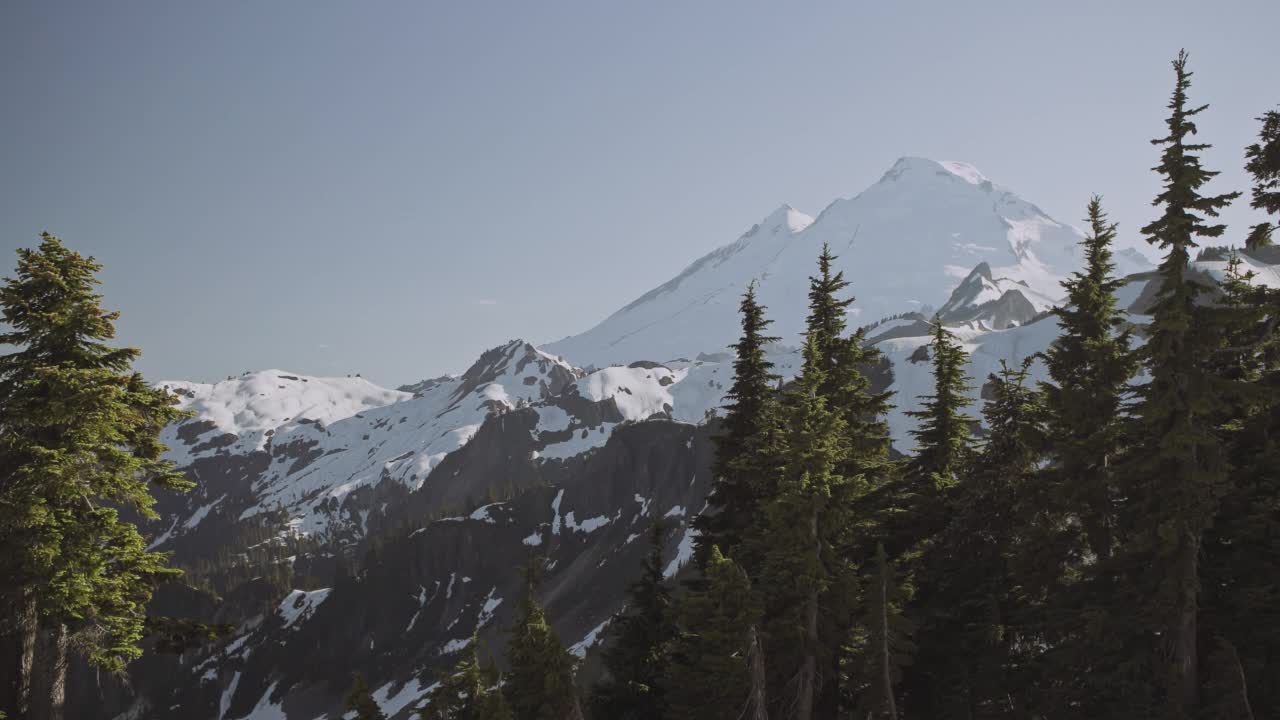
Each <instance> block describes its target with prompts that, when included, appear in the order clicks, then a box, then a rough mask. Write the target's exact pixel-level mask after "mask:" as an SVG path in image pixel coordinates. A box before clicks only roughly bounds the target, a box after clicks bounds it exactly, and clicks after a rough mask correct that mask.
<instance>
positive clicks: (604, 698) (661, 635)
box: [591, 522, 676, 720]
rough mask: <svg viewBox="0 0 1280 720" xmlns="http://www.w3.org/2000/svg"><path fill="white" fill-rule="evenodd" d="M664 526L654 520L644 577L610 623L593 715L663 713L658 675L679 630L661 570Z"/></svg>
mask: <svg viewBox="0 0 1280 720" xmlns="http://www.w3.org/2000/svg"><path fill="white" fill-rule="evenodd" d="M665 530H666V528H665V527H664V526H663V524H662V523H661V522H655V523H654V524H653V527H652V529H651V530H650V533H649V536H650V543H649V555H648V556H647V557H646V558H645V560H644V562H643V564H642V565H641V574H640V579H639V580H637V581H636V582H635V583H633V584H632V585H631V592H630V598H629V600H628V602H627V607H626V609H625V610H624V611H623V612H622V613H619V614H618V615H616V616H614V618H613V621H612V622H611V623H610V625H609V629H610V633H609V634H610V636H611V643H610V644H609V646H608V649H607V650H606V651H605V656H604V666H605V670H606V671H607V672H608V677H607V678H606V679H605V680H604V681H603V682H602V683H600V684H599V685H598V686H597V687H596V688H595V689H594V691H593V693H592V698H591V708H592V715H593V716H594V717H599V718H614V719H617V720H629V719H634V720H645V719H647V718H657V717H661V715H662V712H663V707H664V704H665V703H664V700H663V695H664V688H663V686H662V684H661V682H660V680H661V677H662V671H663V664H664V663H665V662H666V659H667V652H668V650H669V645H670V643H671V641H672V638H674V637H675V634H676V629H675V625H674V621H673V618H672V608H671V591H670V589H669V588H668V587H667V583H666V581H665V579H664V578H663V575H662V546H663V541H664V536H665Z"/></svg>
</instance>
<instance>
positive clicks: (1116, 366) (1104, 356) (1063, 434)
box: [1037, 196, 1138, 568]
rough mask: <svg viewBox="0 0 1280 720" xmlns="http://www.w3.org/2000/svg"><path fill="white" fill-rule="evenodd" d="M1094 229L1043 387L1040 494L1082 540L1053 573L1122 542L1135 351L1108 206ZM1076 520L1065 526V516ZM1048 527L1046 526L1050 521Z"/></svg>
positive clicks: (1092, 213)
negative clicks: (1044, 461) (1122, 474)
mask: <svg viewBox="0 0 1280 720" xmlns="http://www.w3.org/2000/svg"><path fill="white" fill-rule="evenodd" d="M1088 223H1089V228H1090V232H1089V234H1088V235H1087V236H1086V237H1085V238H1084V240H1082V241H1081V245H1082V246H1083V248H1084V256H1085V269H1084V270H1083V271H1082V272H1076V273H1073V274H1072V276H1071V277H1070V278H1069V279H1068V280H1066V281H1065V282H1063V284H1062V285H1063V288H1064V289H1065V290H1066V292H1067V302H1066V304H1065V305H1064V306H1062V307H1059V308H1057V309H1055V311H1054V312H1055V314H1056V315H1057V316H1058V323H1059V325H1060V326H1061V328H1062V332H1061V334H1060V335H1059V336H1058V337H1057V339H1055V340H1054V341H1053V344H1052V345H1050V347H1049V350H1048V351H1047V352H1046V353H1045V356H1044V357H1045V364H1046V366H1047V367H1048V370H1049V377H1050V378H1051V380H1052V381H1051V382H1047V383H1042V384H1041V390H1042V392H1043V394H1044V403H1045V411H1046V415H1047V417H1046V422H1047V423H1048V436H1049V437H1050V438H1052V440H1053V442H1052V446H1051V447H1050V449H1049V453H1050V455H1049V460H1050V462H1051V464H1052V467H1051V470H1049V471H1048V472H1046V473H1045V475H1044V478H1043V480H1044V485H1046V487H1045V488H1044V490H1045V494H1044V495H1040V496H1038V497H1037V500H1038V501H1039V504H1040V505H1041V508H1040V510H1042V511H1049V512H1051V513H1053V514H1054V515H1056V517H1055V519H1054V522H1053V523H1052V526H1056V527H1062V528H1079V530H1080V532H1081V533H1082V535H1083V537H1081V538H1079V539H1070V541H1069V542H1068V543H1067V546H1066V547H1065V548H1063V549H1062V550H1061V551H1060V552H1058V553H1056V554H1057V555H1060V556H1064V557H1056V558H1040V560H1042V561H1043V560H1046V559H1047V560H1049V561H1050V562H1048V563H1047V565H1048V566H1049V568H1052V567H1055V566H1057V565H1060V564H1061V563H1063V562H1066V561H1067V558H1066V557H1065V556H1073V557H1079V556H1081V555H1082V554H1083V550H1084V549H1085V548H1087V549H1088V550H1089V551H1091V552H1092V553H1093V554H1094V555H1095V556H1097V557H1100V558H1108V557H1110V556H1111V552H1112V549H1113V547H1114V544H1115V525H1116V507H1117V503H1118V496H1119V487H1118V485H1117V481H1116V478H1115V469H1114V466H1115V462H1116V459H1117V457H1118V455H1119V452H1120V449H1121V422H1120V420H1121V416H1122V411H1123V409H1124V402H1125V398H1126V396H1127V394H1128V385H1129V381H1130V380H1131V379H1132V378H1133V376H1134V374H1135V373H1136V372H1137V369H1138V359H1137V354H1136V353H1135V352H1133V351H1132V350H1131V349H1130V341H1131V332H1130V331H1129V330H1128V329H1126V328H1125V319H1124V315H1123V310H1122V309H1121V308H1120V307H1119V306H1118V303H1117V302H1116V290H1118V289H1119V288H1120V287H1121V286H1122V285H1123V284H1124V281H1123V280H1119V279H1117V278H1116V277H1115V264H1114V263H1113V262H1112V260H1111V258H1112V253H1111V247H1112V244H1113V243H1114V242H1115V237H1116V226H1115V224H1113V223H1108V222H1107V216H1106V214H1105V213H1104V212H1103V210H1102V201H1101V199H1100V198H1098V197H1097V196H1095V197H1094V198H1093V199H1092V200H1090V202H1089V210H1088ZM1068 515H1069V516H1070V517H1072V518H1073V519H1074V520H1076V521H1077V522H1072V523H1066V522H1063V521H1062V520H1061V518H1062V517H1063V516H1068ZM1046 524H1047V523H1046Z"/></svg>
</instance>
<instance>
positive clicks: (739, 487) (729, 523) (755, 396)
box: [694, 281, 778, 562]
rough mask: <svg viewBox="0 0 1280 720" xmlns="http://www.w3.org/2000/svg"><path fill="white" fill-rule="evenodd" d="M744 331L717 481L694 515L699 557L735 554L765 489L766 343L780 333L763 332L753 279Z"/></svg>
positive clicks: (768, 430) (771, 433)
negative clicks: (714, 549) (716, 550)
mask: <svg viewBox="0 0 1280 720" xmlns="http://www.w3.org/2000/svg"><path fill="white" fill-rule="evenodd" d="M740 313H741V316H742V336H741V338H740V339H739V340H738V343H737V345H735V346H734V349H735V350H736V359H735V360H734V363H733V371H734V380H733V386H732V387H730V388H729V391H728V392H727V393H726V394H725V397H726V398H727V399H728V400H730V403H729V404H728V405H726V406H725V417H724V423H723V427H724V432H723V434H721V435H719V436H717V437H716V462H715V467H714V468H713V470H712V471H713V473H714V476H715V482H714V484H713V485H712V487H711V493H710V495H709V496H708V498H707V505H708V511H707V512H704V513H702V514H701V515H699V516H698V517H697V518H696V519H695V520H694V527H695V528H697V529H698V531H699V532H698V540H697V542H698V557H699V560H700V562H701V561H702V560H705V555H706V553H705V550H706V548H709V547H710V546H712V545H718V546H719V547H720V548H721V550H722V552H726V553H729V554H731V555H732V554H734V553H735V551H736V549H737V548H738V547H739V545H741V543H742V539H743V536H744V534H745V533H747V532H748V531H749V529H750V528H751V527H752V526H753V525H755V524H756V523H757V522H758V520H759V514H760V508H759V504H760V498H761V497H762V496H763V495H766V494H768V490H767V487H766V486H767V483H768V481H769V475H770V473H769V470H768V463H769V451H770V447H771V445H772V441H773V439H774V437H775V436H776V427H775V425H776V412H775V407H776V404H777V403H776V401H775V399H774V389H773V386H774V383H775V382H776V381H777V380H778V376H777V375H776V374H774V373H773V372H772V370H773V363H772V362H770V361H769V360H768V358H767V356H766V355H765V346H766V345H768V344H769V343H772V342H776V341H777V340H778V338H776V337H772V336H769V335H766V334H765V333H766V332H767V330H768V327H769V325H770V324H771V323H772V322H773V321H772V320H769V319H767V318H766V317H765V314H764V313H765V308H764V306H762V305H760V304H759V303H758V302H757V301H756V284H755V282H754V281H753V282H752V283H751V284H750V285H748V286H747V292H746V293H744V294H743V296H742V304H741V306H740Z"/></svg>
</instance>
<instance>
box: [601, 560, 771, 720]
mask: <svg viewBox="0 0 1280 720" xmlns="http://www.w3.org/2000/svg"><path fill="white" fill-rule="evenodd" d="M703 572H704V582H703V583H701V584H700V587H698V588H696V589H694V590H692V591H690V592H688V593H687V594H685V595H684V596H682V597H681V598H680V599H679V600H678V602H677V612H678V616H679V617H678V620H679V627H680V632H679V634H678V635H677V636H676V638H675V639H674V640H673V642H672V647H671V652H670V654H669V661H668V664H667V666H666V667H665V668H664V678H663V687H664V688H665V694H666V701H667V711H666V714H665V715H664V716H663V717H666V718H668V719H669V720H738V718H741V717H744V708H747V706H748V704H749V699H750V696H751V668H750V666H749V659H750V657H751V632H752V630H753V629H754V628H755V627H757V626H758V625H759V622H760V608H759V606H758V604H757V602H756V599H755V594H754V593H753V592H752V588H751V582H750V581H749V580H748V579H747V575H746V573H745V572H743V571H742V568H740V567H739V566H738V565H737V563H735V562H734V561H733V560H730V559H729V558H726V557H725V556H724V555H723V554H721V553H720V549H719V548H718V547H716V546H714V545H713V546H711V548H710V549H709V550H708V553H707V562H706V564H705V567H704V570H703ZM605 717H608V716H605ZM655 717H656V716H655Z"/></svg>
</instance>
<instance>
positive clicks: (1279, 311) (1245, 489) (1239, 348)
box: [1201, 258, 1280, 717]
mask: <svg viewBox="0 0 1280 720" xmlns="http://www.w3.org/2000/svg"><path fill="white" fill-rule="evenodd" d="M1239 268H1240V264H1239V261H1238V259H1235V258H1233V260H1232V262H1231V264H1230V265H1229V266H1228V273H1227V277H1226V279H1225V280H1224V281H1223V283H1222V289H1223V295H1224V298H1223V301H1222V302H1221V303H1219V305H1218V306H1217V307H1216V308H1215V309H1216V310H1217V311H1218V312H1217V318H1218V322H1221V323H1222V324H1223V325H1224V327H1225V328H1226V335H1227V339H1226V342H1225V345H1226V347H1225V348H1223V349H1222V350H1220V351H1219V352H1217V353H1215V354H1214V355H1213V356H1211V361H1212V363H1211V369H1212V371H1213V372H1214V373H1215V374H1217V375H1219V376H1221V377H1225V378H1228V379H1230V380H1234V381H1237V382H1239V383H1242V384H1245V389H1246V391H1245V392H1241V393H1238V394H1236V393H1232V394H1229V395H1227V396H1226V397H1225V399H1226V401H1227V402H1228V403H1229V408H1228V410H1227V413H1226V415H1225V416H1224V417H1223V419H1222V420H1221V421H1220V422H1219V423H1218V426H1219V430H1218V433H1219V436H1220V437H1221V438H1222V442H1223V443H1224V445H1225V448H1226V450H1225V454H1226V456H1227V458H1229V462H1230V471H1229V476H1230V484H1229V487H1228V488H1227V491H1226V493H1225V495H1224V496H1223V497H1222V500H1221V505H1220V509H1219V511H1218V513H1217V516H1216V517H1215V519H1214V521H1213V524H1212V526H1211V527H1209V528H1208V529H1207V530H1206V532H1205V538H1204V547H1203V560H1202V564H1201V572H1202V583H1201V585H1202V588H1203V590H1202V595H1201V607H1202V610H1201V623H1202V626H1203V631H1202V633H1201V634H1202V637H1206V638H1207V637H1214V638H1216V641H1215V643H1216V647H1215V652H1217V651H1221V650H1222V649H1223V648H1222V645H1223V644H1225V645H1227V646H1230V648H1231V653H1233V656H1234V657H1235V660H1234V661H1233V662H1237V663H1238V664H1239V666H1240V668H1241V670H1240V672H1242V673H1244V676H1245V677H1244V678H1242V679H1239V680H1237V679H1236V678H1234V676H1233V674H1232V672H1231V671H1227V670H1224V669H1223V667H1222V666H1221V665H1220V663H1217V662H1216V661H1215V660H1214V658H1213V657H1212V656H1211V657H1210V667H1209V668H1208V670H1207V672H1208V674H1209V675H1210V677H1209V678H1208V680H1207V682H1208V683H1209V684H1210V685H1213V686H1215V687H1216V688H1217V690H1214V692H1218V693H1219V694H1220V693H1221V691H1222V687H1223V683H1224V682H1225V683H1229V684H1236V685H1239V684H1243V685H1244V686H1246V687H1248V688H1249V690H1250V692H1251V693H1252V696H1253V697H1252V705H1253V707H1254V708H1256V709H1257V711H1258V715H1259V716H1260V717H1266V716H1270V715H1275V714H1276V713H1277V712H1280V681H1278V678H1280V675H1277V668H1278V667H1280V662H1278V661H1277V660H1276V658H1280V586H1278V585H1277V584H1276V583H1275V581H1274V578H1276V577H1277V576H1280V474H1277V473H1276V472H1275V468H1276V467H1278V466H1280V336H1277V335H1276V333H1275V327H1276V325H1277V323H1280V291H1277V290H1275V289H1271V288H1267V287H1265V286H1261V285H1256V284H1254V283H1253V282H1252V278H1251V277H1250V276H1248V275H1242V274H1241V273H1240V272H1239ZM1219 660H1222V659H1221V658H1219ZM1224 662H1225V661H1224ZM1210 695H1212V693H1210ZM1246 699H1248V698H1246ZM1205 703H1206V708H1214V707H1218V706H1220V705H1221V702H1220V701H1219V700H1214V699H1213V697H1206V699H1205ZM1210 716H1212V715H1210ZM1219 716H1221V714H1220V715H1219Z"/></svg>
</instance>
